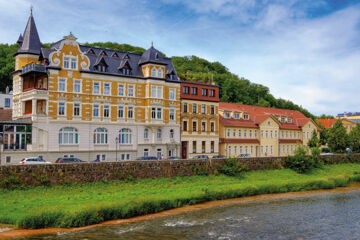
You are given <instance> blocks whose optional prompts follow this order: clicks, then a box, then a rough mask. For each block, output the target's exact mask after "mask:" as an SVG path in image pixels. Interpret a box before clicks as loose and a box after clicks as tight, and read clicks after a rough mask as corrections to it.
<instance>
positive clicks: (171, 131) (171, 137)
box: [170, 129, 174, 139]
mask: <svg viewBox="0 0 360 240" xmlns="http://www.w3.org/2000/svg"><path fill="white" fill-rule="evenodd" d="M170 139H174V129H170Z"/></svg>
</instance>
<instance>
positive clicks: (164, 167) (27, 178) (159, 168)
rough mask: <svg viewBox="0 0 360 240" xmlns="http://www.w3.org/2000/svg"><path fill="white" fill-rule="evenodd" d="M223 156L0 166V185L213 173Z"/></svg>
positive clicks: (248, 161)
mask: <svg viewBox="0 0 360 240" xmlns="http://www.w3.org/2000/svg"><path fill="white" fill-rule="evenodd" d="M321 158H322V160H323V161H324V162H325V163H326V164H336V163H347V162H360V154H351V155H329V156H321ZM285 160H286V157H263V158H242V159H238V161H239V162H240V163H241V164H242V165H244V166H246V167H247V168H248V169H249V170H265V169H281V168H284V167H286V166H285ZM225 161H226V160H224V159H203V160H172V161H168V160H160V161H121V162H100V163H74V164H49V165H7V166H0V187H6V186H11V185H23V186H37V185H59V184H72V183H86V182H99V181H113V180H126V179H133V178H138V179H140V178H160V177H176V176H191V175H196V174H197V173H199V172H208V173H210V174H212V173H214V171H215V170H216V169H220V168H221V166H222V165H223V164H224V162H225Z"/></svg>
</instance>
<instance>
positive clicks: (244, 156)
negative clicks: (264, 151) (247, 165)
mask: <svg viewBox="0 0 360 240" xmlns="http://www.w3.org/2000/svg"><path fill="white" fill-rule="evenodd" d="M238 157H239V158H249V157H250V154H248V153H244V154H240V155H239V156H238Z"/></svg>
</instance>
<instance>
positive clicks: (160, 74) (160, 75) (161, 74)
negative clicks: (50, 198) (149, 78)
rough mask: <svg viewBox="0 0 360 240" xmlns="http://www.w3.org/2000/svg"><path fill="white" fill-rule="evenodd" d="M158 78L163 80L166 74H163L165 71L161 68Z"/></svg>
mask: <svg viewBox="0 0 360 240" xmlns="http://www.w3.org/2000/svg"><path fill="white" fill-rule="evenodd" d="M157 77H158V78H163V77H164V74H163V70H162V68H161V67H159V69H158V75H157Z"/></svg>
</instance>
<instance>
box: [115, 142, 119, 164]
mask: <svg viewBox="0 0 360 240" xmlns="http://www.w3.org/2000/svg"><path fill="white" fill-rule="evenodd" d="M118 142H119V137H116V138H115V145H116V150H115V156H116V162H117V160H118V158H117V146H118Z"/></svg>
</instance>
